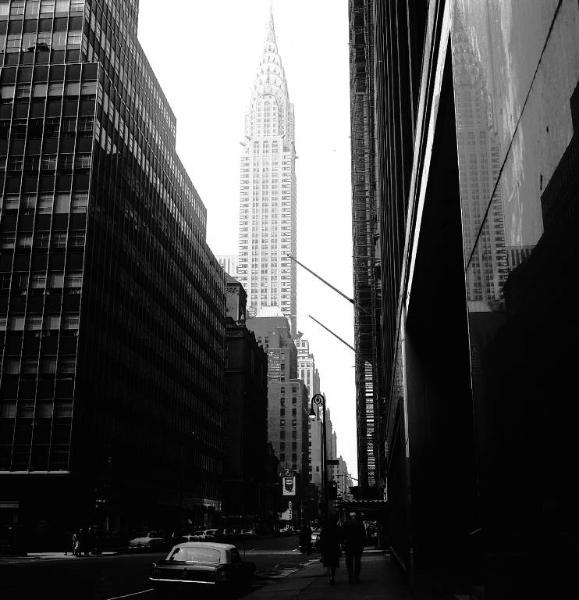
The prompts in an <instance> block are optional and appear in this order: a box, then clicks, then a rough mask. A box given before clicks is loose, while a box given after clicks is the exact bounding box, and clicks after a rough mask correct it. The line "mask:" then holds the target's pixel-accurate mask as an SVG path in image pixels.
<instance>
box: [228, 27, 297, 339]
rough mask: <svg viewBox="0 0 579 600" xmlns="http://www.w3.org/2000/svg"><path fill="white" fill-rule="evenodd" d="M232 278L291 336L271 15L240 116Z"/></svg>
mask: <svg viewBox="0 0 579 600" xmlns="http://www.w3.org/2000/svg"><path fill="white" fill-rule="evenodd" d="M242 145H243V151H242V156H241V183H240V209H239V259H238V269H237V278H238V279H239V281H240V282H241V284H242V285H243V287H244V288H245V290H246V292H247V298H248V312H249V314H250V315H251V316H253V317H255V316H259V315H260V313H261V309H262V307H274V308H278V309H279V310H281V312H282V314H283V315H285V316H286V317H287V318H288V319H289V321H290V324H291V331H292V334H295V333H296V313H297V288H296V264H295V262H293V261H291V259H290V258H288V255H292V256H295V255H296V251H297V246H296V243H297V242H296V224H297V217H296V175H295V160H296V150H295V133H294V109H293V105H292V104H291V102H290V99H289V92H288V86H287V82H286V78H285V72H284V68H283V65H282V61H281V57H280V55H279V52H278V47H277V41H276V35H275V29H274V22H273V15H272V16H271V17H270V21H269V24H268V27H267V35H266V40H265V46H264V49H263V55H262V57H261V60H260V63H259V67H258V70H257V75H256V78H255V83H254V85H253V90H252V94H251V99H250V106H249V111H248V113H247V115H246V118H245V137H244V139H243V142H242Z"/></svg>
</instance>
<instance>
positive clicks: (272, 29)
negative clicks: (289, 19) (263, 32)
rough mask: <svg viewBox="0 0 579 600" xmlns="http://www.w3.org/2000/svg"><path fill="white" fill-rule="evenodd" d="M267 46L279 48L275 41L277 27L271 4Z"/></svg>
mask: <svg viewBox="0 0 579 600" xmlns="http://www.w3.org/2000/svg"><path fill="white" fill-rule="evenodd" d="M266 44H274V46H277V42H276V39H275V25H274V22H273V5H272V4H271V2H270V4H269V23H268V24H267V37H266Z"/></svg>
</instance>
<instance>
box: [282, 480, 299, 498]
mask: <svg viewBox="0 0 579 600" xmlns="http://www.w3.org/2000/svg"><path fill="white" fill-rule="evenodd" d="M295 495H296V478H295V476H294V475H292V476H290V477H287V476H286V477H283V487H282V496H295Z"/></svg>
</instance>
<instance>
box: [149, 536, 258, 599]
mask: <svg viewBox="0 0 579 600" xmlns="http://www.w3.org/2000/svg"><path fill="white" fill-rule="evenodd" d="M254 573H255V564H253V563H251V562H247V561H244V560H243V559H242V558H241V556H240V554H239V551H238V550H237V548H236V547H235V546H233V545H232V544H219V543H217V542H187V543H184V544H177V545H176V546H174V547H173V548H172V549H171V551H170V552H169V554H168V555H167V557H166V558H165V560H162V561H159V562H156V563H153V566H152V567H151V575H150V577H149V580H150V582H151V584H152V585H153V587H154V588H155V590H156V591H157V593H158V594H163V593H164V592H170V593H173V592H180V591H184V592H186V593H188V594H189V593H190V592H193V591H194V590H195V588H198V590H207V588H208V587H209V586H212V587H213V588H214V591H217V596H216V597H217V598H222V597H224V596H225V595H229V594H232V593H233V594H238V593H240V592H243V591H246V590H247V589H249V588H250V587H251V584H252V582H253V576H254ZM198 590H196V591H198Z"/></svg>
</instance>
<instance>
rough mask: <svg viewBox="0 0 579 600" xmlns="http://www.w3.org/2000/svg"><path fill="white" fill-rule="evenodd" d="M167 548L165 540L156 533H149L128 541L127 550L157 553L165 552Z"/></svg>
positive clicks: (167, 544)
mask: <svg viewBox="0 0 579 600" xmlns="http://www.w3.org/2000/svg"><path fill="white" fill-rule="evenodd" d="M168 546H169V543H168V542H167V540H166V539H165V538H164V537H163V536H162V535H161V534H160V533H159V532H158V531H149V532H148V533H146V534H145V535H142V536H139V537H136V538H133V539H132V540H129V550H131V551H139V550H140V551H144V550H149V551H151V552H158V551H160V550H166V549H167V547H168Z"/></svg>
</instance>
